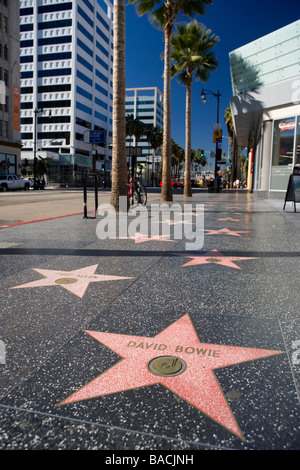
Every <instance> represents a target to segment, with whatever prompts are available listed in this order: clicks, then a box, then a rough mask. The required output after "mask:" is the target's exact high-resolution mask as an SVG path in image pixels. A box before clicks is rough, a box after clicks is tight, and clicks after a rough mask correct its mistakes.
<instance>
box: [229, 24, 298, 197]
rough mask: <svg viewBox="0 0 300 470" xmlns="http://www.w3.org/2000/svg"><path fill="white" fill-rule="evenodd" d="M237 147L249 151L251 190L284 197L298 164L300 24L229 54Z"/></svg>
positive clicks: (261, 193)
mask: <svg viewBox="0 0 300 470" xmlns="http://www.w3.org/2000/svg"><path fill="white" fill-rule="evenodd" d="M230 67H231V77H232V88H233V94H234V96H233V97H232V99H231V112H232V117H233V122H234V129H235V135H236V140H237V144H238V145H239V146H242V147H247V148H248V150H249V174H248V182H249V186H248V187H249V188H250V189H252V190H253V191H254V192H256V193H257V194H258V195H261V196H263V197H268V196H276V197H280V196H282V197H283V196H284V194H285V192H286V189H287V185H288V181H289V176H290V175H291V174H292V172H293V167H294V166H295V165H298V164H300V20H298V21H295V22H294V23H291V24H289V25H287V26H285V27H283V28H281V29H279V30H276V31H274V32H272V33H270V34H267V35H266V36H263V37H261V38H259V39H257V40H256V41H253V42H251V43H249V44H246V45H245V46H242V47H240V48H239V49H236V50H235V51H232V52H231V53H230Z"/></svg>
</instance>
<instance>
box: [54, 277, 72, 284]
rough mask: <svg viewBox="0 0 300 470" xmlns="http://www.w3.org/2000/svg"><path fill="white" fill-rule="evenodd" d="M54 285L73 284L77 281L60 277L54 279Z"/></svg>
mask: <svg viewBox="0 0 300 470" xmlns="http://www.w3.org/2000/svg"><path fill="white" fill-rule="evenodd" d="M55 282H56V284H74V282H77V279H74V278H73V277H62V278H61V279H56V281H55Z"/></svg>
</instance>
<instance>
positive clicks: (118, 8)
mask: <svg viewBox="0 0 300 470" xmlns="http://www.w3.org/2000/svg"><path fill="white" fill-rule="evenodd" d="M127 195H128V182H127V158H126V118H125V1H124V0H115V1H114V63H113V148H112V187H111V199H110V202H111V204H112V206H113V207H114V208H115V210H116V211H119V209H120V207H119V202H120V199H119V198H120V196H126V197H127Z"/></svg>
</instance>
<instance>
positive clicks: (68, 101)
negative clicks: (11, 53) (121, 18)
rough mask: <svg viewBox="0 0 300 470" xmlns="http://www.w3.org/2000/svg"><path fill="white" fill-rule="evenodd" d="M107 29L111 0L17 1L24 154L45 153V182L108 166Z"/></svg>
mask: <svg viewBox="0 0 300 470" xmlns="http://www.w3.org/2000/svg"><path fill="white" fill-rule="evenodd" d="M112 34H113V27H112V4H111V3H110V1H109V0H71V1H70V0H20V40H21V41H20V47H21V57H20V60H21V138H22V144H23V149H22V161H23V164H24V162H27V161H30V160H31V161H32V160H33V157H34V155H36V156H37V158H38V157H39V156H41V157H49V158H50V159H51V161H50V167H49V171H48V182H50V183H57V184H61V185H73V184H75V185H76V184H81V182H82V178H83V175H84V174H85V173H86V172H91V171H99V172H101V170H102V167H103V166H104V165H105V170H107V171H108V173H109V170H110V166H111V163H110V162H111V150H110V149H109V145H110V143H111V130H112V61H113V44H112V42H113V40H112ZM91 131H93V132H91ZM25 159H26V160H25Z"/></svg>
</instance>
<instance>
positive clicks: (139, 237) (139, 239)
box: [116, 233, 175, 244]
mask: <svg viewBox="0 0 300 470" xmlns="http://www.w3.org/2000/svg"><path fill="white" fill-rule="evenodd" d="M168 236H169V235H154V236H153V237H149V236H148V235H145V234H143V233H136V234H135V236H134V237H116V239H117V240H134V243H135V244H137V243H145V242H151V241H156V242H171V243H174V242H175V240H170V239H169V238H167V237H168Z"/></svg>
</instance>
